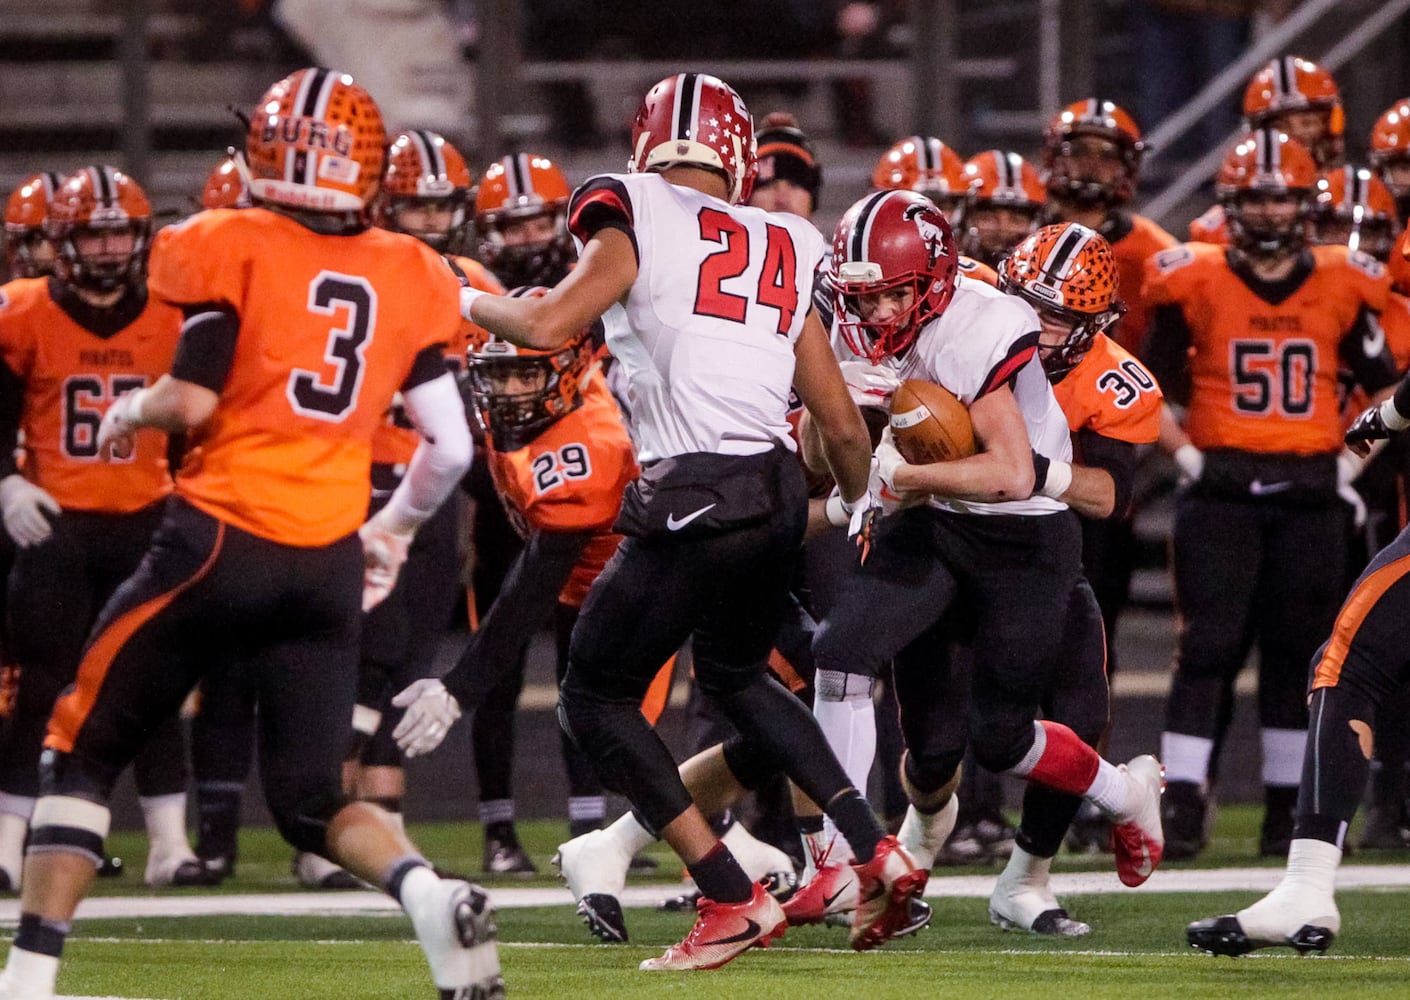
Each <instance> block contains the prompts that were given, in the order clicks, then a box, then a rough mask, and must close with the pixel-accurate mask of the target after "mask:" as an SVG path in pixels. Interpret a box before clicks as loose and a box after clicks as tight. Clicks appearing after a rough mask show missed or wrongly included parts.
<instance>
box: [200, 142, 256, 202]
mask: <svg viewBox="0 0 1410 1000" xmlns="http://www.w3.org/2000/svg"><path fill="white" fill-rule="evenodd" d="M249 178H250V168H249V167H247V166H245V154H244V153H241V152H240V151H239V150H235V149H232V150H230V151H229V152H227V153H226V156H225V159H223V160H221V161H220V162H219V163H217V164H216V165H215V167H214V168H213V169H212V170H211V172H210V173H209V174H208V175H207V176H206V186H205V188H204V189H203V190H202V191H201V207H202V208H205V209H212V208H249V207H250V180H249Z"/></svg>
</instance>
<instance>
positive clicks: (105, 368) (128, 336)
mask: <svg viewBox="0 0 1410 1000" xmlns="http://www.w3.org/2000/svg"><path fill="white" fill-rule="evenodd" d="M51 287H52V286H51V284H50V280H49V279H48V278H29V279H25V280H22V281H12V282H10V283H9V284H7V285H4V286H0V358H3V360H4V362H5V364H6V365H8V366H9V367H10V370H11V371H13V372H14V373H15V374H16V375H17V376H19V378H20V379H22V380H23V381H24V384H25V389H24V407H23V410H22V412H21V417H20V427H21V429H22V430H23V431H24V474H25V477H26V478H27V479H29V480H30V481H31V482H34V483H37V484H38V485H39V486H41V487H43V488H44V489H45V490H47V491H48V492H49V493H50V494H51V495H52V496H53V497H54V499H55V500H57V501H58V502H59V504H60V506H62V507H64V508H65V509H69V510H85V511H95V512H100V513H107V514H126V513H130V512H132V511H135V510H140V509H141V508H143V507H145V506H147V505H148V504H151V503H154V502H156V501H157V500H160V499H161V498H162V497H164V496H166V495H167V494H168V493H169V492H171V475H170V472H169V470H168V469H167V461H166V447H167V436H166V435H165V434H163V433H162V432H161V431H158V430H151V429H147V430H142V431H139V432H138V434H137V446H136V448H134V449H133V451H132V454H131V455H130V456H128V457H127V458H124V459H114V460H113V461H105V460H104V459H103V458H102V457H101V456H100V455H99V454H98V425H99V424H100V423H101V422H102V420H103V414H104V413H105V412H107V409H108V405H109V404H110V403H112V401H113V400H114V399H116V398H117V397H118V396H119V395H121V394H122V393H124V392H130V391H132V390H133V389H140V388H142V387H143V386H147V385H151V384H152V383H153V382H155V381H156V380H157V379H158V378H159V377H160V376H161V375H162V374H164V373H165V372H166V371H168V370H169V369H170V368H171V359H172V357H173V356H174V355H175V353H176V342H177V339H178V338H179V337H180V334H181V322H182V316H181V311H180V310H179V309H174V308H172V307H171V306H170V305H167V304H166V303H164V302H158V301H156V300H149V301H148V302H147V305H146V307H145V308H144V309H143V310H142V312H141V313H140V314H138V316H137V318H136V319H134V320H133V321H132V322H131V323H129V324H128V325H127V326H125V327H123V328H122V329H120V330H118V331H117V332H116V333H113V334H112V335H111V336H108V337H102V336H99V335H98V334H96V333H94V332H93V331H91V330H88V329H85V328H84V327H82V326H80V325H79V324H78V323H77V322H75V321H74V320H73V318H72V317H70V316H69V315H68V313H66V312H65V311H64V310H63V309H62V308H61V307H60V306H59V304H58V303H57V302H55V301H54V297H53V295H52V294H51V292H50V288H51Z"/></svg>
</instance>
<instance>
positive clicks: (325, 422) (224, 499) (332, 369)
mask: <svg viewBox="0 0 1410 1000" xmlns="http://www.w3.org/2000/svg"><path fill="white" fill-rule="evenodd" d="M148 284H149V286H150V288H151V290H152V293H153V294H154V295H157V296H159V297H161V298H163V299H165V300H166V301H168V302H172V303H175V304H177V305H181V306H183V307H185V308H186V311H187V312H188V313H190V312H192V311H193V309H194V310H199V308H201V307H206V308H210V309H224V310H229V311H231V312H233V313H234V314H235V315H236V316H237V317H238V318H239V335H238V337H237V338H236V341H235V344H234V353H233V356H232V359H231V361H230V364H229V368H228V370H227V373H226V376H225V380H224V385H223V386H221V387H219V388H218V389H217V391H218V392H219V395H220V400H219V403H218V404H217V405H216V409H215V413H214V415H213V416H212V417H211V419H210V420H209V421H208V422H207V423H206V424H205V425H204V426H203V427H201V428H200V429H199V431H198V433H197V435H196V440H195V442H194V443H195V444H196V445H197V446H198V447H197V448H196V449H195V450H194V451H193V453H192V454H191V455H190V456H189V457H188V460H187V462H186V464H185V465H184V466H183V468H182V469H181V472H180V474H179V475H178V477H177V481H176V489H177V492H178V493H179V494H181V496H183V497H185V498H186V499H187V500H188V501H190V502H191V503H192V504H193V505H194V506H196V507H198V508H200V509H201V510H204V511H205V512H206V513H208V514H210V515H211V516H213V517H215V518H218V519H219V520H221V521H224V522H226V523H228V524H232V525H234V526H235V527H237V528H241V529H243V530H245V531H248V532H250V533H252V534H255V535H258V536H260V537H261V538H267V539H270V540H272V541H276V542H280V543H283V544H285V545H298V546H317V545H327V544H330V543H331V542H334V541H336V540H337V539H339V538H342V537H343V536H344V535H347V534H350V533H351V532H353V531H356V530H357V528H358V526H359V525H360V524H361V523H362V521H363V518H364V517H365V516H366V514H367V495H368V490H369V474H370V468H371V451H372V445H371V442H372V436H373V433H374V432H375V431H376V430H377V428H378V427H379V426H380V424H381V423H382V417H383V414H384V413H386V411H387V408H388V406H390V405H391V402H392V396H393V395H394V394H395V393H396V392H397V390H398V389H399V388H411V387H412V386H413V385H416V384H419V383H420V382H425V381H429V380H430V379H432V378H435V377H437V376H439V375H441V374H443V373H444V371H445V364H444V362H443V360H442V352H443V351H444V349H445V345H446V344H447V343H449V342H450V341H451V339H452V338H453V337H454V336H455V335H456V333H457V330H458V328H459V324H460V310H459V295H460V283H459V281H457V280H456V278H455V276H454V275H453V274H452V273H451V271H450V269H449V268H448V267H446V265H445V263H444V262H443V261H442V260H441V259H440V257H438V256H437V255H436V253H435V252H434V251H433V250H431V249H430V248H429V247H427V246H426V245H425V244H423V243H421V242H419V241H418V240H416V239H413V238H412V237H410V236H404V235H401V234H398V233H391V232H387V231H385V230H382V229H367V230H363V231H360V232H356V233H352V234H348V235H341V236H327V235H320V234H318V233H315V232H313V231H312V230H310V229H307V228H305V227H304V226H302V225H300V224H299V223H297V222H295V221H294V220H292V219H290V218H287V217H286V216H283V215H279V214H277V213H274V212H271V211H268V210H266V209H262V208H248V209H243V210H241V211H234V210H217V211H212V212H202V213H201V214H199V215H196V216H193V217H192V218H191V219H190V220H189V221H188V222H186V223H184V224H182V225H180V226H175V227H173V228H170V229H166V230H163V231H162V232H161V233H160V234H158V236H157V239H156V242H155V244H154V246H153V248H152V263H151V277H150V279H149V282H148ZM177 361H178V363H180V361H181V352H180V351H179V350H178V353H177Z"/></svg>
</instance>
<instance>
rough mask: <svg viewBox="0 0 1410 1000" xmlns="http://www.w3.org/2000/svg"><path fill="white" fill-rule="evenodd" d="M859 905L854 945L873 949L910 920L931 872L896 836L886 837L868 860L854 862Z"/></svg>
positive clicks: (853, 935)
mask: <svg viewBox="0 0 1410 1000" xmlns="http://www.w3.org/2000/svg"><path fill="white" fill-rule="evenodd" d="M852 870H853V871H854V872H856V874H857V896H858V898H857V909H856V910H855V911H854V912H853V914H852V947H853V948H855V949H856V950H857V951H870V950H871V949H872V948H876V947H879V946H881V945H883V944H885V943H886V942H887V941H889V940H890V939H891V938H893V937H895V936H896V934H897V932H898V931H900V930H902V929H903V928H905V927H906V926H907V924H909V923H910V915H911V900H912V899H916V898H918V897H919V896H920V894H921V893H922V892H924V891H925V883H926V882H927V881H929V879H930V873H929V872H927V871H926V870H925V869H924V868H919V867H917V866H916V863H915V862H914V861H912V860H911V857H910V855H908V854H907V853H906V852H905V850H904V849H903V848H902V847H901V845H900V843H898V842H897V840H896V838H895V837H885V838H883V839H882V840H881V842H880V843H878V844H877V845H876V853H875V854H873V855H872V856H871V860H870V861H868V862H866V864H854V865H852Z"/></svg>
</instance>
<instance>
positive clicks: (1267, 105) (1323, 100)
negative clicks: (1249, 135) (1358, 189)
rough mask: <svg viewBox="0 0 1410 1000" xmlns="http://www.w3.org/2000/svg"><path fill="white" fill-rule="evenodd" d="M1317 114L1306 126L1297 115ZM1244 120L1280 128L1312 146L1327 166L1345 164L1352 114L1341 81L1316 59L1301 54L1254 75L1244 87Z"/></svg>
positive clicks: (1315, 155)
mask: <svg viewBox="0 0 1410 1000" xmlns="http://www.w3.org/2000/svg"><path fill="white" fill-rule="evenodd" d="M1301 111H1313V112H1316V113H1317V114H1316V116H1315V119H1314V121H1313V122H1309V124H1308V125H1306V126H1302V125H1299V124H1298V123H1296V122H1295V121H1294V120H1293V119H1292V116H1293V115H1295V114H1296V113H1297V112H1301ZM1244 118H1245V119H1247V120H1248V123H1249V126H1250V127H1251V128H1255V129H1259V128H1276V129H1279V130H1281V131H1283V132H1287V133H1288V134H1289V135H1291V136H1292V137H1293V138H1294V139H1296V140H1298V141H1299V142H1301V143H1302V144H1303V145H1304V146H1306V147H1307V151H1308V152H1309V153H1311V154H1312V156H1313V159H1314V160H1316V162H1317V165H1318V166H1319V167H1321V168H1322V169H1324V170H1325V169H1327V168H1328V167H1332V166H1335V165H1336V164H1338V163H1340V162H1341V159H1342V154H1343V151H1344V140H1343V133H1344V132H1345V131H1346V112H1345V110H1343V108H1342V105H1341V91H1340V90H1339V89H1338V87H1337V82H1336V80H1334V79H1332V74H1330V73H1328V72H1327V71H1326V70H1324V69H1323V68H1322V67H1321V66H1318V65H1317V64H1316V63H1314V62H1312V61H1310V60H1308V59H1303V58H1301V57H1300V56H1282V57H1280V58H1278V59H1273V60H1270V61H1269V62H1268V64H1267V65H1265V66H1264V67H1263V68H1262V69H1260V70H1259V71H1258V72H1257V73H1255V74H1254V75H1253V79H1252V80H1250V81H1249V82H1248V87H1247V88H1245V90H1244Z"/></svg>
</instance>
